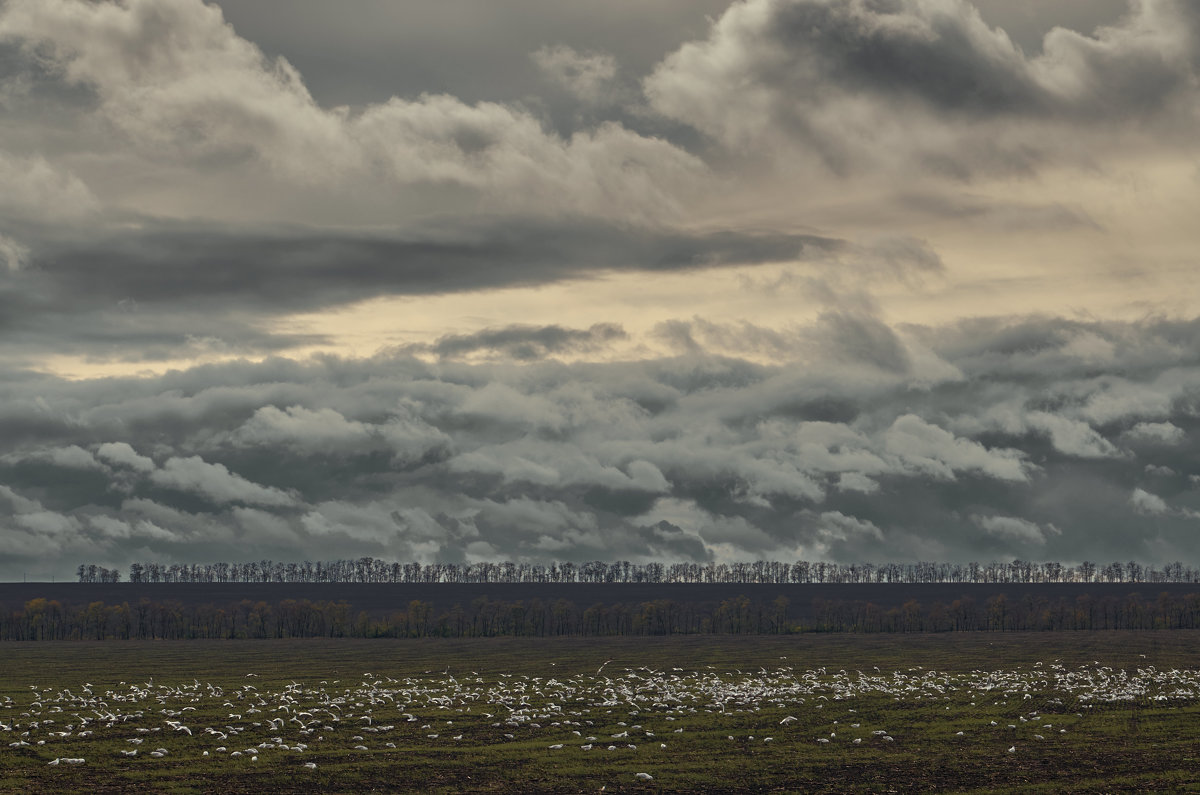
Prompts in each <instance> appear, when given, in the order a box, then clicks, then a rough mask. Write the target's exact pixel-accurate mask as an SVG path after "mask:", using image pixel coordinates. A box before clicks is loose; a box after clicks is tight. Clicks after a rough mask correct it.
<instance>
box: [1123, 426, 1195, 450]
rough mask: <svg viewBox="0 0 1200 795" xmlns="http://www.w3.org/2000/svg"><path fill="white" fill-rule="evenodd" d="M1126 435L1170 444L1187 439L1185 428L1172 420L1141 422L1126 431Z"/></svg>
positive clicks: (1180, 442)
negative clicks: (1171, 421)
mask: <svg viewBox="0 0 1200 795" xmlns="http://www.w3.org/2000/svg"><path fill="white" fill-rule="evenodd" d="M1125 435H1126V436H1127V437H1129V438H1131V439H1137V440H1139V441H1146V442H1157V443H1159V444H1170V445H1176V444H1182V443H1183V442H1184V440H1186V439H1187V433H1186V432H1185V431H1184V430H1183V428H1180V427H1179V426H1178V425H1174V424H1172V423H1170V422H1139V423H1138V424H1137V425H1134V426H1133V427H1132V428H1130V429H1129V430H1128V431H1126V432H1125Z"/></svg>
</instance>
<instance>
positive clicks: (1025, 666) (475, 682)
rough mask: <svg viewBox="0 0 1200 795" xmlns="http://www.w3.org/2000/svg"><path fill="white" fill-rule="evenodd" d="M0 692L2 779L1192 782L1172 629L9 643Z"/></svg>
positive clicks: (1196, 759)
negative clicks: (1138, 631) (1132, 631)
mask: <svg viewBox="0 0 1200 795" xmlns="http://www.w3.org/2000/svg"><path fill="white" fill-rule="evenodd" d="M606 661H608V662H606ZM601 666H603V667H601ZM0 702H3V703H0V742H3V745H2V746H0V791H4V792H55V791H72V792H74V791H81V790H91V791H94V792H109V791H130V790H143V791H147V792H208V791H217V790H219V791H223V792H252V791H259V792H265V791H286V792H359V791H419V792H438V791H444V792H458V791H492V792H518V791H523V792H530V791H549V792H598V791H601V789H602V788H604V789H603V791H605V792H694V791H718V792H741V791H746V792H764V791H798V792H913V791H934V790H937V791H961V792H973V791H978V792H985V791H987V792H997V791H999V792H1005V791H1008V792H1063V791H1077V792H1125V791H1200V633H1192V632H1184V631H1179V632H1144V633H1118V632H1107V633H1039V634H1016V633H1012V634H1008V633H995V634H991V633H989V634H983V633H977V634H967V633H959V634H942V635H934V634H924V635H911V636H905V635H886V636H885V635H870V636H854V635H801V636H790V637H783V638H777V637H763V636H750V637H728V636H725V637H680V638H671V637H666V638H616V639H604V640H598V639H586V640H584V639H578V638H554V639H516V638H494V639H486V640H470V641H448V640H435V639H423V640H406V641H386V640H377V641H354V640H338V641H314V640H306V641H228V642H218V641H213V642H209V641H191V642H187V641H184V642H158V643H148V642H116V641H110V642H100V643H49V642H46V643H28V644H15V643H9V644H3V645H0ZM960 732H961V734H960ZM768 738H770V739H768ZM139 740H140V742H137V741H139ZM822 740H823V741H825V742H822ZM856 741H857V742H856ZM555 746H561V747H555ZM132 751H136V752H137V753H136V755H133V754H130V753H129V752H132ZM56 759H57V760H59V761H58V764H51V762H53V761H54V760H56ZM73 759H82V760H84V761H82V762H80V763H73V762H71V761H69V760H73ZM306 765H307V766H306ZM312 766H315V767H312ZM638 773H645V774H648V775H650V776H652V779H650V780H645V779H640V778H638V777H637V774H638Z"/></svg>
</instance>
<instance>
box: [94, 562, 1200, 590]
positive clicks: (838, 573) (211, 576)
mask: <svg viewBox="0 0 1200 795" xmlns="http://www.w3.org/2000/svg"><path fill="white" fill-rule="evenodd" d="M77 574H78V576H79V581H80V582H84V583H97V582H119V581H120V579H121V574H120V571H119V570H117V569H107V568H104V567H103V566H97V565H95V564H80V566H79V568H78V570H77ZM129 581H130V582H136V583H181V582H182V583H204V582H219V583H228V582H234V583H236V582H247V583H249V582H283V583H314V582H344V583H349V582H362V583H572V582H581V583H605V582H611V583H730V584H767V585H781V584H785V583H806V584H810V583H848V584H868V583H903V584H914V583H981V584H982V583H1000V584H1004V583H1143V582H1145V583H1200V569H1196V568H1194V567H1192V566H1185V565H1184V564H1182V563H1179V562H1174V563H1167V564H1164V565H1162V566H1158V567H1156V566H1153V565H1148V564H1142V563H1138V562H1137V561H1128V562H1125V563H1122V562H1120V561H1114V562H1113V563H1108V564H1098V563H1093V562H1090V561H1084V562H1082V563H1079V564H1078V565H1074V566H1069V565H1063V564H1061V563H1056V562H1053V561H1050V562H1044V563H1036V562H1033V561H1028V560H1020V559H1017V560H1013V561H1009V562H999V561H992V562H990V563H978V562H972V563H935V562H917V563H826V562H823V561H816V562H810V561H805V560H798V561H795V562H794V563H787V562H782V561H768V560H756V561H752V562H741V563H711V562H710V563H667V564H664V563H630V562H629V561H627V560H621V561H615V562H608V563H606V562H604V561H598V560H597V561H589V562H586V563H571V562H561V563H559V562H556V563H550V564H540V563H516V562H511V561H509V562H496V563H490V562H485V563H469V564H466V563H462V564H460V563H424V564H422V563H416V562H407V563H404V562H399V561H386V560H381V559H378V558H372V557H362V558H352V559H345V560H332V561H318V562H315V563H314V562H312V561H307V560H306V561H303V562H300V563H284V562H279V561H272V560H261V561H253V560H252V561H247V562H244V563H205V564H196V563H192V564H188V563H171V564H166V563H155V562H142V563H133V564H131V565H130V566H129Z"/></svg>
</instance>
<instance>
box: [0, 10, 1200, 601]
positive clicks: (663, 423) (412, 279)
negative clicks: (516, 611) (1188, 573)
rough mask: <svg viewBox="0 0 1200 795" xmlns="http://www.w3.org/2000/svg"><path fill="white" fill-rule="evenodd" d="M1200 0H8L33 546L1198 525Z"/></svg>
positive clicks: (14, 390) (950, 556) (895, 535)
mask: <svg viewBox="0 0 1200 795" xmlns="http://www.w3.org/2000/svg"><path fill="white" fill-rule="evenodd" d="M1198 122H1200V5H1198V4H1196V3H1194V2H1190V0H1138V1H1137V2H1131V3H1128V4H1127V3H1126V2H1123V0H1091V1H1088V2H1082V1H1081V2H1073V3H1044V2H1040V0H976V2H974V3H971V2H966V0H745V2H737V3H729V2H725V1H724V0H637V1H636V2H635V1H634V0H613V1H612V2H606V3H582V2H574V1H572V2H563V0H512V2H505V3H496V2H493V0H446V1H445V2H439V3H394V2H384V1H383V0H346V1H345V2H341V3H337V4H331V3H328V2H324V1H323V0H238V2H227V3H213V2H208V3H205V2H201V0H120V1H119V2H118V1H116V0H0V335H2V336H0V340H2V344H0V579H8V580H12V579H20V578H21V577H22V576H29V577H30V578H31V579H32V578H49V577H50V576H54V577H58V578H62V577H68V576H70V575H71V573H72V572H73V571H74V569H75V567H76V566H77V565H78V564H79V563H81V562H89V563H90V562H94V563H99V564H102V565H107V566H110V567H119V568H121V569H122V570H124V569H125V568H126V567H127V565H128V563H129V562H131V561H133V560H156V561H164V562H185V563H186V562H211V561H215V560H249V559H262V558H270V559H274V560H289V561H290V560H304V559H310V560H315V559H328V558H339V557H358V556H363V555H371V556H374V557H382V558H386V559H389V560H390V559H396V560H412V559H415V560H420V561H423V562H430V561H446V562H470V561H477V560H497V559H499V560H529V561H535V562H545V561H550V560H575V561H581V560H590V559H603V560H615V559H622V558H624V559H629V560H634V561H639V562H645V561H650V560H669V561H676V560H697V561H706V560H718V561H733V560H752V559H757V558H770V559H782V560H794V559H797V558H804V559H808V560H819V559H823V560H836V561H842V562H852V561H884V560H918V559H926V560H928V559H936V560H948V561H967V560H972V559H977V560H993V559H995V560H1012V559H1013V558H1018V557H1019V558H1024V559H1033V560H1039V561H1040V560H1060V561H1062V562H1064V563H1074V562H1079V561H1080V560H1083V559H1091V560H1098V561H1101V562H1112V561H1113V560H1122V561H1125V560H1130V559H1134V560H1139V561H1144V562H1150V563H1161V562H1164V561H1168V560H1175V559H1180V560H1184V561H1187V562H1190V563H1193V564H1195V563H1197V562H1200V469H1198V468H1197V462H1198V461H1200V458H1198V454H1200V317H1198V315H1200V311H1198V310H1197V307H1200V278H1198V274H1200V268H1198V267H1197V265H1198V264H1200V263H1198V262H1197V259H1198V256H1200V255H1198V254H1197V252H1198V251H1200V224H1197V223H1196V221H1195V219H1196V218H1200V137H1198V136H1197V135H1196V130H1197V129H1198V127H1197V123H1198Z"/></svg>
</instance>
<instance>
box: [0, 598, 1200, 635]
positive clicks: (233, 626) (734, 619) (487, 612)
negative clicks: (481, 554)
mask: <svg viewBox="0 0 1200 795" xmlns="http://www.w3.org/2000/svg"><path fill="white" fill-rule="evenodd" d="M811 607H812V609H811V610H810V611H808V613H807V615H806V617H803V618H800V619H797V618H795V617H791V616H792V614H793V611H791V610H790V609H789V608H790V605H789V602H788V600H787V599H786V598H785V597H782V596H779V597H776V598H775V599H773V600H771V601H754V600H751V599H749V598H747V597H745V596H737V597H732V598H728V599H723V600H721V601H720V602H719V603H707V604H705V603H699V602H685V601H676V600H672V599H655V600H651V601H646V602H640V603H611V604H600V603H597V604H593V605H591V606H589V607H581V606H579V605H578V604H576V603H574V602H572V601H569V600H567V599H557V600H553V601H550V600H547V601H543V600H541V599H536V598H535V599H530V600H528V601H525V600H519V601H506V600H494V599H489V598H487V597H479V598H476V599H473V600H472V601H471V602H470V603H468V604H466V605H463V604H461V603H454V604H452V605H451V606H449V607H442V606H437V605H435V604H434V603H433V602H430V601H424V600H412V601H410V602H409V603H408V604H407V605H406V606H399V607H397V609H395V610H392V611H390V612H387V613H385V614H383V615H374V616H372V615H370V614H368V613H367V612H366V611H358V612H354V610H353V609H352V608H351V606H350V605H349V604H348V603H347V602H345V601H338V602H332V601H316V602H314V601H309V600H308V599H284V600H282V601H280V602H277V603H268V602H266V601H262V600H259V601H253V600H250V599H243V600H241V601H238V602H231V603H228V604H225V605H214V604H202V605H185V604H183V603H181V602H179V601H176V600H163V601H157V600H150V599H145V598H143V599H141V600H139V601H137V602H135V603H132V604H130V603H129V602H122V603H121V604H111V605H110V604H105V603H104V602H99V601H96V602H91V603H89V604H86V605H72V604H66V603H62V602H59V601H57V600H47V599H43V598H38V599H32V600H30V601H28V602H26V603H25V604H24V605H23V606H22V607H20V608H16V609H10V610H7V611H0V640H4V641H13V640H17V641H20V640H105V639H171V640H176V639H179V640H183V639H226V638H228V639H233V638H340V637H356V638H414V637H447V638H471V637H495V636H564V635H573V636H628V635H678V634H791V633H799V632H862V633H874V632H978V631H993V632H995V631H1030V630H1034V631H1043V630H1045V631H1063V630H1115V629H1137V630H1150V629H1200V593H1189V594H1183V595H1172V594H1169V593H1166V592H1163V593H1161V594H1160V595H1159V596H1158V597H1156V598H1144V597H1142V596H1140V595H1138V594H1128V595H1125V596H1101V597H1095V598H1093V597H1092V596H1089V595H1088V594H1086V593H1084V594H1080V595H1078V596H1075V597H1070V598H1068V597H1059V598H1057V599H1051V598H1046V597H1040V596H1035V595H1031V594H1027V595H1026V596H1024V597H1022V598H1018V599H1010V598H1008V597H1007V596H1006V595H1005V594H1003V593H1000V594H995V595H993V596H991V597H989V598H987V599H986V600H982V601H976V600H974V599H971V598H969V597H964V598H961V599H955V600H953V601H951V602H950V603H949V604H947V603H944V602H940V601H939V602H933V603H930V604H922V603H920V602H918V601H916V600H911V601H908V602H906V603H904V604H903V605H901V606H897V607H890V608H884V607H880V606H878V605H875V604H873V603H872V602H870V601H864V600H827V599H815V600H813V603H812V606H811Z"/></svg>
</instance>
